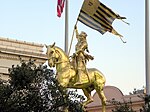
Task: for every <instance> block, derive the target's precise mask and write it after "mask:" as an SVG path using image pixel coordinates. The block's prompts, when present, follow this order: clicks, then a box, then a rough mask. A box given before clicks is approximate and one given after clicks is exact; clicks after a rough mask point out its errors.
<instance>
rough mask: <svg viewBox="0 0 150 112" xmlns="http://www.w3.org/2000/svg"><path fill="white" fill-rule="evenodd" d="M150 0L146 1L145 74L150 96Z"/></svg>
mask: <svg viewBox="0 0 150 112" xmlns="http://www.w3.org/2000/svg"><path fill="white" fill-rule="evenodd" d="M149 41H150V40H149V0H145V66H146V67H145V69H146V70H145V72H146V94H147V95H150V49H149V48H150V46H149Z"/></svg>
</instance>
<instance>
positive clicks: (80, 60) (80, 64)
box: [74, 26, 94, 86]
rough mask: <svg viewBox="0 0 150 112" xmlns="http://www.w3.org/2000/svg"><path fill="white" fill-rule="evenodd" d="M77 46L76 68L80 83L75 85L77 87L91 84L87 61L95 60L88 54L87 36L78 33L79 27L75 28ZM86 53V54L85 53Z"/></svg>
mask: <svg viewBox="0 0 150 112" xmlns="http://www.w3.org/2000/svg"><path fill="white" fill-rule="evenodd" d="M75 32H76V38H77V44H76V46H75V54H74V55H75V56H76V64H75V66H76V67H75V68H76V70H77V75H78V78H77V79H78V81H77V82H76V83H75V84H74V85H75V86H77V85H81V84H83V83H88V82H89V77H88V72H87V69H86V61H87V60H89V59H91V60H93V59H94V58H93V56H91V55H89V54H87V53H86V52H88V53H89V50H88V44H87V40H86V37H87V34H86V33H85V32H83V31H82V32H81V33H80V34H79V33H78V30H77V27H76V26H75ZM85 51H86V52H85Z"/></svg>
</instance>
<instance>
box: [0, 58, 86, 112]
mask: <svg viewBox="0 0 150 112" xmlns="http://www.w3.org/2000/svg"><path fill="white" fill-rule="evenodd" d="M9 73H10V75H9V77H10V80H9V81H8V82H4V81H2V80H0V112H63V111H64V110H68V111H72V112H83V110H82V105H81V103H80V102H82V101H83V100H84V99H83V98H82V96H81V95H78V94H75V93H76V92H75V91H74V92H69V91H67V90H65V89H64V88H62V87H61V86H59V83H58V82H57V80H56V75H55V74H54V72H53V70H51V69H48V68H47V66H42V65H39V66H38V67H37V66H36V65H35V64H34V61H32V60H30V61H29V62H24V61H22V62H21V64H20V65H17V66H12V68H11V69H9ZM79 96H80V97H79Z"/></svg>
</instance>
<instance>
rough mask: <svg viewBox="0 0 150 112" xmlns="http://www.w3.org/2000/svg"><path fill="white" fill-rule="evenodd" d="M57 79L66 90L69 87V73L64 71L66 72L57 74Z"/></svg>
mask: <svg viewBox="0 0 150 112" xmlns="http://www.w3.org/2000/svg"><path fill="white" fill-rule="evenodd" d="M56 79H57V81H58V82H59V84H60V85H61V86H62V87H64V88H67V87H68V84H69V80H70V78H69V74H68V72H66V71H64V72H60V73H57V77H56Z"/></svg>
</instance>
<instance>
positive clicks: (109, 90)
mask: <svg viewBox="0 0 150 112" xmlns="http://www.w3.org/2000/svg"><path fill="white" fill-rule="evenodd" d="M104 93H105V96H106V98H107V100H108V101H109V100H112V99H115V101H119V102H121V103H125V102H130V101H131V102H132V104H130V103H129V105H130V106H131V107H132V108H133V110H135V111H136V112H140V109H141V108H142V106H143V105H144V100H143V99H142V98H140V97H139V95H143V93H137V94H131V95H123V93H122V92H121V90H119V89H118V88H117V87H114V86H105V87H104ZM93 99H94V102H92V103H90V104H88V105H87V108H86V110H87V111H88V112H101V109H102V104H101V100H100V99H99V97H98V94H97V93H95V94H94V95H93ZM114 108H115V106H114V105H112V104H111V103H109V102H107V105H106V112H112V110H113V109H114Z"/></svg>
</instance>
